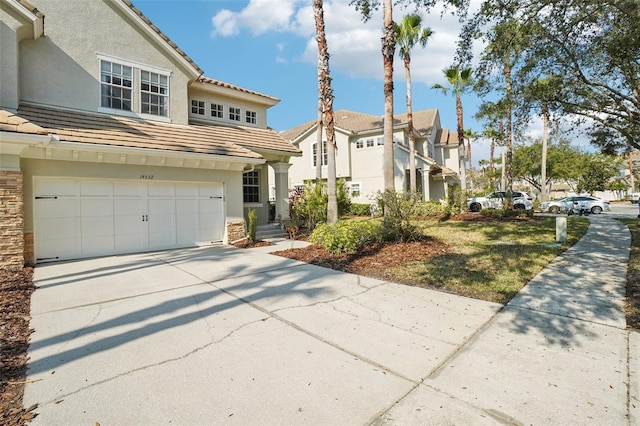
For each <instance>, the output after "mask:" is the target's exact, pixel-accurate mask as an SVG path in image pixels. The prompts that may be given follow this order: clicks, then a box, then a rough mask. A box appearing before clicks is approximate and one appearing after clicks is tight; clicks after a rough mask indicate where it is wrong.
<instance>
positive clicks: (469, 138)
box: [464, 129, 478, 190]
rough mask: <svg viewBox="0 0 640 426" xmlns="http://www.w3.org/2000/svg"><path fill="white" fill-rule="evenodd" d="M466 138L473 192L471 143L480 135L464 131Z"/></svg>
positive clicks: (468, 130)
mask: <svg viewBox="0 0 640 426" xmlns="http://www.w3.org/2000/svg"><path fill="white" fill-rule="evenodd" d="M464 138H465V139H466V140H467V161H468V162H469V187H470V188H471V190H473V163H472V161H471V141H472V140H476V139H478V133H476V132H474V131H473V130H471V129H466V130H465V131H464Z"/></svg>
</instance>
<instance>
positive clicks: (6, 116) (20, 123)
mask: <svg viewBox="0 0 640 426" xmlns="http://www.w3.org/2000/svg"><path fill="white" fill-rule="evenodd" d="M0 131H2V132H14V133H27V134H31V135H48V134H49V132H48V131H47V130H46V129H43V128H42V127H40V126H37V125H35V124H33V123H31V122H29V120H25V119H24V118H21V117H18V116H17V115H16V114H14V113H12V112H9V111H5V110H2V109H0Z"/></svg>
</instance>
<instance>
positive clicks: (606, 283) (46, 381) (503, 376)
mask: <svg viewBox="0 0 640 426" xmlns="http://www.w3.org/2000/svg"><path fill="white" fill-rule="evenodd" d="M616 214H618V213H616V212H612V213H611V214H603V215H597V216H595V215H592V216H590V220H591V226H590V228H589V231H588V233H587V234H586V235H585V237H584V238H583V239H582V240H581V241H580V242H579V243H578V244H576V245H575V246H574V247H573V248H571V249H570V250H568V251H567V252H565V253H564V254H563V255H561V256H559V257H558V258H557V259H555V260H554V261H553V262H552V263H551V264H550V265H549V266H548V267H547V268H545V269H544V270H543V271H542V272H541V273H540V274H538V275H537V276H536V277H535V278H534V279H533V280H532V281H531V282H530V283H529V284H528V285H527V286H526V287H525V288H524V289H523V290H522V291H521V292H520V293H519V294H518V295H517V296H516V297H515V298H514V299H513V300H512V301H511V302H510V303H509V304H508V305H507V306H502V305H499V304H495V303H490V302H485V301H480V300H474V299H469V298H464V297H459V296H454V295H450V294H446V293H441V292H437V291H432V290H426V289H420V288H416V287H410V286H404V285H399V284H395V283H390V282H385V281H380V280H375V279H371V278H366V277H361V276H357V275H352V274H346V273H342V272H338V271H333V270H328V269H324V268H320V267H316V266H313V265H308V264H304V263H301V262H297V261H293V260H290V259H286V258H281V257H278V256H274V255H271V254H269V253H268V252H269V251H271V250H274V249H284V248H289V247H291V246H292V244H300V243H299V242H290V241H281V242H279V243H278V246H276V247H275V248H274V247H270V248H269V247H267V248H265V247H263V248H257V249H249V250H244V249H236V248H234V247H228V246H219V247H207V248H199V249H185V250H172V251H165V252H155V253H143V254H135V255H127V256H113V257H106V258H98V259H87V260H80V261H75V262H65V263H55V264H48V265H42V266H39V267H37V268H36V270H35V282H36V286H37V290H36V292H35V293H34V294H33V297H32V318H33V319H32V322H31V326H32V327H33V328H34V329H35V332H34V334H33V335H32V340H31V346H30V348H29V356H30V362H29V370H28V377H27V382H28V383H27V385H26V389H25V396H24V404H25V406H30V405H31V404H35V403H37V404H38V408H37V409H36V412H37V413H39V414H38V416H37V417H36V418H35V419H34V420H33V422H32V424H34V425H62V424H65V425H66V424H73V425H78V424H95V423H100V424H102V425H132V424H145V425H146V424H148V425H151V424H153V425H155V424H178V425H195V424H237V425H253V424H255V425H258V424H260V425H293V424H318V425H364V424H397V425H414V424H415V425H423V424H443V425H453V424H505V423H506V424H538V425H541V424H554V425H555V424H574V425H577V424H585V425H586V424H610V425H620V424H629V425H635V424H640V412H639V410H640V401H639V400H638V395H639V388H640V386H639V379H638V373H639V372H640V337H638V336H639V334H638V333H636V332H629V331H627V330H626V329H625V321H624V311H623V298H624V288H625V277H626V268H627V259H628V255H629V245H630V235H629V232H628V230H627V229H626V227H625V226H624V225H622V224H621V223H620V222H619V221H617V220H614V219H613V216H615V215H616ZM619 214H624V213H619Z"/></svg>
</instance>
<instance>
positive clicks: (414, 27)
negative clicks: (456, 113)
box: [394, 13, 433, 193]
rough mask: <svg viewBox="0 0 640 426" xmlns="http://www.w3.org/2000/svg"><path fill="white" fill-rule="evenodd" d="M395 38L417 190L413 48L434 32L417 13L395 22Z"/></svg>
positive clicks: (411, 178)
mask: <svg viewBox="0 0 640 426" xmlns="http://www.w3.org/2000/svg"><path fill="white" fill-rule="evenodd" d="M394 28H395V38H396V43H397V44H398V48H399V51H400V58H402V59H403V60H404V71H405V76H406V79H407V127H408V128H407V132H408V133H409V188H410V190H411V192H412V193H414V192H416V188H417V186H416V152H415V151H416V146H415V143H416V138H415V135H414V134H413V111H412V107H411V49H412V48H413V46H415V45H416V43H420V46H422V47H424V46H426V45H427V40H428V39H429V37H430V36H431V34H433V32H432V31H431V28H429V27H425V28H422V17H421V16H420V15H418V14H417V13H413V14H409V15H406V16H405V17H404V18H402V23H401V24H395V25H394Z"/></svg>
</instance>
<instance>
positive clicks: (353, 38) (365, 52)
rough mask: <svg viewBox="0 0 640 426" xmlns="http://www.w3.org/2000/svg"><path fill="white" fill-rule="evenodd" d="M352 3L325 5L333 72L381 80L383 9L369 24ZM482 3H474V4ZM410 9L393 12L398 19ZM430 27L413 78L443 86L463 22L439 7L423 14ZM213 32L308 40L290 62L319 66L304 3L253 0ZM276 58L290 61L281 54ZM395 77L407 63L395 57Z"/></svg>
mask: <svg viewBox="0 0 640 426" xmlns="http://www.w3.org/2000/svg"><path fill="white" fill-rule="evenodd" d="M349 3H350V0H329V1H325V2H324V11H325V25H326V28H325V32H326V35H327V43H328V47H329V53H330V55H331V69H332V71H339V72H342V73H345V74H347V75H350V76H352V77H360V78H374V79H380V80H381V79H382V76H383V69H382V57H381V53H380V50H381V45H380V38H381V35H382V10H379V11H377V12H375V13H374V14H373V16H372V19H371V20H370V21H368V22H366V23H365V22H363V21H362V16H361V15H360V13H359V12H357V11H356V10H355V8H354V7H353V6H351V5H350V4H349ZM475 3H479V0H472V4H475ZM410 11H413V10H412V9H411V10H403V9H397V10H394V16H395V19H396V20H399V19H401V18H402V16H403V15H404V14H406V13H408V12H410ZM423 22H424V25H425V26H429V27H431V29H432V30H433V31H434V35H433V36H432V37H431V38H430V40H429V42H428V44H427V46H426V47H425V48H424V49H422V48H420V47H416V48H415V49H414V52H413V55H412V77H413V80H414V81H415V82H424V83H427V84H429V85H432V84H435V83H439V82H442V79H443V77H442V69H443V68H446V67H448V66H450V65H451V64H452V63H453V60H454V55H455V51H456V41H457V39H458V33H459V31H460V23H459V22H458V18H457V17H454V16H451V15H450V14H445V15H444V16H442V19H441V10H440V9H434V10H433V11H432V12H431V13H430V14H429V15H425V14H423ZM213 26H214V31H213V33H214V34H216V35H221V36H232V35H237V34H239V33H240V32H244V31H247V32H250V33H251V34H253V35H254V36H255V35H259V34H263V33H266V32H269V31H272V32H280V33H285V34H286V33H289V34H291V35H295V36H298V37H304V38H305V39H306V40H307V42H306V44H305V46H306V47H305V49H304V51H302V52H291V53H289V55H290V57H289V59H290V60H291V59H295V60H299V61H303V62H307V63H309V64H313V65H315V64H316V63H317V44H316V40H315V21H314V17H313V8H312V6H311V5H310V4H309V2H308V1H304V0H302V1H301V0H280V1H278V2H274V1H272V0H250V1H249V3H248V5H247V6H246V7H245V8H244V9H242V10H241V11H238V12H231V11H228V10H222V11H220V12H218V13H217V14H216V15H215V16H214V17H213ZM279 52H280V53H279V54H278V58H277V60H278V61H279V62H285V61H286V58H285V56H284V55H283V52H282V51H281V50H280V51H279ZM395 64H396V67H395V68H396V69H395V76H396V79H397V80H402V79H404V70H403V65H402V61H401V60H400V59H399V57H398V56H396V58H395Z"/></svg>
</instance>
